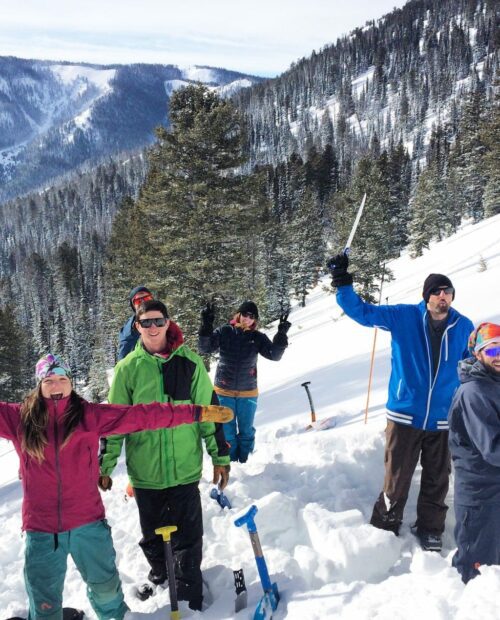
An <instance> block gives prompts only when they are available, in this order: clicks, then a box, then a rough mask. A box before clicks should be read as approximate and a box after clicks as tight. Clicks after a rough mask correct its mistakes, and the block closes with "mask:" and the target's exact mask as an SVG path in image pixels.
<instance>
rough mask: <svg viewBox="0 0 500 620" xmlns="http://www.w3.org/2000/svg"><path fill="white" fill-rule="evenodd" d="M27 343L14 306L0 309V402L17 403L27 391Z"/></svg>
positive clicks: (28, 380) (28, 378) (28, 377)
mask: <svg viewBox="0 0 500 620" xmlns="http://www.w3.org/2000/svg"><path fill="white" fill-rule="evenodd" d="M26 346H27V342H26V338H25V330H23V329H22V328H21V325H20V324H19V322H18V320H17V318H16V310H15V307H14V306H6V307H3V308H1V307H0V400H3V401H9V402H18V401H19V400H21V399H22V397H23V396H24V394H25V393H26V392H27V391H28V388H29V386H30V379H31V376H30V373H29V371H27V370H26V369H27V368H32V366H27V350H26Z"/></svg>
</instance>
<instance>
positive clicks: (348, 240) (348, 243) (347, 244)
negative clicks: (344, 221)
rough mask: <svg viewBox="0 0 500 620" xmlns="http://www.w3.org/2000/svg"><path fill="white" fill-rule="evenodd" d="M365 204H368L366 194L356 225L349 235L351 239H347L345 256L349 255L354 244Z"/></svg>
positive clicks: (355, 221)
mask: <svg viewBox="0 0 500 620" xmlns="http://www.w3.org/2000/svg"><path fill="white" fill-rule="evenodd" d="M365 202H366V194H365V195H364V196H363V200H362V201H361V204H360V205H359V209H358V212H357V214H356V219H355V220H354V224H353V225H352V228H351V233H350V234H349V238H348V239H347V243H346V244H345V247H344V254H349V252H350V250H351V243H352V240H353V239H354V235H355V234H356V230H357V228H358V224H359V220H360V219H361V215H362V214H363V209H364V207H365Z"/></svg>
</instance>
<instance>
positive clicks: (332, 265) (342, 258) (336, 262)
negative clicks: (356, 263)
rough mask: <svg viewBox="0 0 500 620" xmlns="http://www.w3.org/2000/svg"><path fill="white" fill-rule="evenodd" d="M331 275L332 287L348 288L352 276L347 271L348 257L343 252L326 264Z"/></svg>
mask: <svg viewBox="0 0 500 620" xmlns="http://www.w3.org/2000/svg"><path fill="white" fill-rule="evenodd" d="M326 266H327V267H328V269H329V270H330V272H331V274H332V286H336V287H339V286H349V285H351V284H352V275H351V274H350V273H349V272H348V271H347V268H348V267H349V257H348V256H347V254H346V253H345V252H341V253H340V254H337V255H336V256H333V257H332V258H330V260H329V261H328V263H327V264H326Z"/></svg>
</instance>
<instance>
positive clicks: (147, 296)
mask: <svg viewBox="0 0 500 620" xmlns="http://www.w3.org/2000/svg"><path fill="white" fill-rule="evenodd" d="M152 299H153V295H151V293H146V292H143V291H141V292H139V293H137V295H134V297H132V303H133V304H134V306H138V305H139V304H142V303H144V302H145V301H151V300H152Z"/></svg>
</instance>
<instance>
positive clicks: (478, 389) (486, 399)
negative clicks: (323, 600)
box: [448, 323, 500, 583]
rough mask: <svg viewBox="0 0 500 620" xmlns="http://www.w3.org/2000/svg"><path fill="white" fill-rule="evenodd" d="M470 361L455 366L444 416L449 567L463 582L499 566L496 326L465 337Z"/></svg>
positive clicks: (499, 348)
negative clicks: (449, 475) (450, 511)
mask: <svg viewBox="0 0 500 620" xmlns="http://www.w3.org/2000/svg"><path fill="white" fill-rule="evenodd" d="M469 351H470V353H471V355H472V357H471V358H469V359H466V360H463V361H462V362H460V363H459V376H460V381H461V385H460V387H459V388H458V390H457V391H456V392H455V396H454V397H453V402H452V404H451V407H450V411H449V413H448V420H449V422H450V451H451V456H452V459H453V465H454V469H455V494H454V505H455V518H456V525H455V540H456V542H457V551H456V553H455V555H454V556H453V561H452V564H453V566H454V567H455V568H456V569H457V570H458V572H459V573H460V575H461V577H462V580H463V581H464V582H465V583H467V582H468V581H469V580H470V579H472V578H473V577H476V576H477V575H479V574H480V572H481V566H483V565H499V564H500V516H499V513H500V325H497V324H495V323H481V325H479V326H478V327H477V328H476V329H475V330H474V331H473V332H472V334H471V335H470V338H469Z"/></svg>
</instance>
